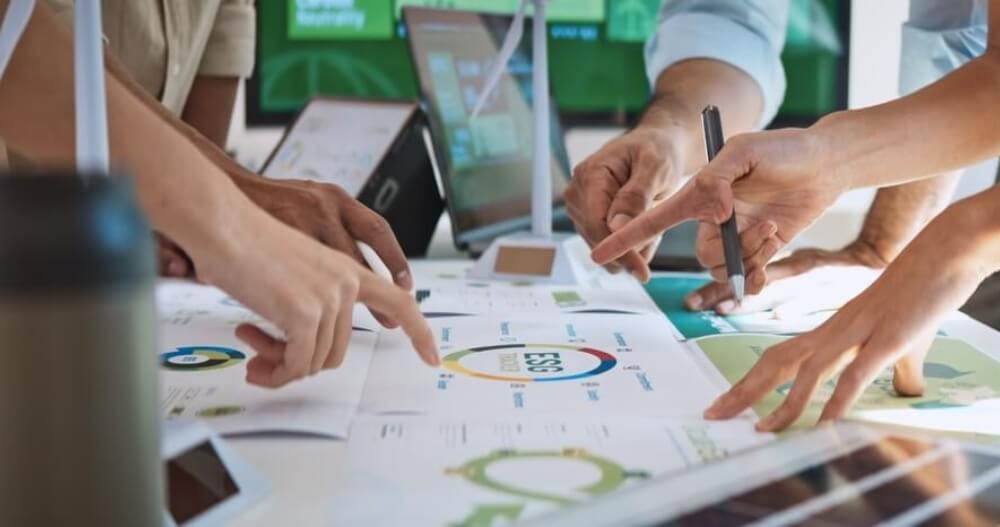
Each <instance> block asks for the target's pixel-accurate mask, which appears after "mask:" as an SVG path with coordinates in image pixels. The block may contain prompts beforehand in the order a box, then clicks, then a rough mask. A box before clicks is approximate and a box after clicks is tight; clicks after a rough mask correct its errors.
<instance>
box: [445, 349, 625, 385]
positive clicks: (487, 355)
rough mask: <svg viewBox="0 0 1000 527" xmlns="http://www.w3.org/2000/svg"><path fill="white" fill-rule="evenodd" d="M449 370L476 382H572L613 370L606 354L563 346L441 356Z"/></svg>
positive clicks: (610, 360) (612, 358)
mask: <svg viewBox="0 0 1000 527" xmlns="http://www.w3.org/2000/svg"><path fill="white" fill-rule="evenodd" d="M442 363H443V364H444V366H445V367H446V368H448V369H449V370H451V371H453V372H456V373H460V374H462V375H467V376H470V377H478V378H480V379H489V380H494V381H505V382H555V381H573V380H580V379H585V378H587V377H594V376H596V375H600V374H602V373H604V372H606V371H608V370H610V369H612V368H614V367H615V364H617V363H618V361H617V359H615V357H614V356H613V355H611V354H610V353H607V352H604V351H600V350H596V349H593V348H584V347H579V346H568V345H565V344H498V345H492V346H478V347H475V348H467V349H464V350H460V351H455V352H452V353H449V354H448V355H445V357H444V358H443V359H442Z"/></svg>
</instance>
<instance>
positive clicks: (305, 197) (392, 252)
mask: <svg viewBox="0 0 1000 527" xmlns="http://www.w3.org/2000/svg"><path fill="white" fill-rule="evenodd" d="M217 60H218V58H216V59H213V61H217ZM105 61H106V63H107V69H108V71H109V72H110V74H111V75H112V76H113V77H114V78H116V79H117V80H118V81H119V82H120V83H121V85H122V87H123V88H125V89H126V90H128V91H129V92H130V93H131V94H132V95H133V96H134V97H135V98H136V99H137V100H139V101H140V102H142V104H143V105H144V106H145V107H146V108H147V109H148V110H149V111H151V112H153V113H154V114H156V115H157V116H159V118H160V119H161V120H163V121H164V122H166V123H169V124H170V126H172V127H173V128H174V129H175V130H176V131H177V132H178V133H180V134H182V135H183V136H184V137H186V138H187V139H188V140H189V141H190V142H191V143H193V144H194V145H195V146H197V147H198V149H199V150H201V151H202V153H203V154H204V155H205V156H206V157H207V158H208V159H209V160H210V161H211V162H212V163H214V164H215V165H216V166H217V167H219V168H220V169H221V170H222V171H224V172H225V173H226V174H228V175H229V177H230V178H231V179H232V180H233V182H234V183H236V185H237V186H238V187H239V189H240V190H242V191H243V192H244V193H245V194H246V195H247V196H248V197H249V198H250V199H251V201H253V202H254V203H256V204H257V205H258V206H260V207H261V208H263V209H264V210H266V211H267V212H268V213H270V214H271V215H272V216H274V217H276V218H278V219H279V220H281V221H282V222H283V223H285V224H287V225H289V226H292V227H295V228H296V229H298V230H300V231H302V232H303V233H305V234H307V235H308V236H310V237H312V238H314V239H316V240H319V241H320V242H322V243H323V244H325V245H328V246H329V247H332V248H334V249H337V250H338V251H341V252H343V253H346V254H348V255H349V256H351V257H352V258H353V259H354V260H355V261H356V262H358V263H359V264H361V265H367V264H366V263H365V259H364V256H363V255H362V254H361V251H360V250H359V249H358V247H357V243H356V242H357V241H361V242H364V243H366V244H368V245H369V246H371V247H372V249H374V251H375V253H376V254H378V256H379V257H380V258H381V259H382V261H383V262H384V263H385V265H386V267H387V268H388V269H389V271H390V273H391V274H392V277H393V281H394V282H395V283H396V285H399V286H400V287H402V288H404V289H407V290H408V289H410V288H412V286H413V279H412V276H411V274H410V270H409V264H408V263H407V261H406V256H405V255H404V254H403V249H402V248H401V247H400V246H399V242H398V241H397V240H396V237H395V235H394V234H393V232H392V229H391V228H390V227H389V224H388V223H387V222H386V221H385V219H384V218H382V217H381V216H379V215H378V214H377V213H375V212H374V211H372V210H371V209H369V208H368V207H365V206H364V205H363V204H361V203H360V202H358V201H357V200H356V199H354V198H353V197H352V196H350V195H349V194H347V192H345V191H344V190H343V189H341V188H339V187H337V186H335V185H330V184H326V183H316V182H310V181H297V180H281V181H279V180H272V179H267V178H264V177H262V176H259V175H257V174H254V173H252V172H250V171H249V170H247V169H246V168H244V167H243V166H242V165H240V164H239V163H237V162H236V161H234V160H233V159H232V158H231V157H229V156H228V155H226V153H225V152H224V151H223V150H222V148H221V145H220V144H218V142H217V141H213V140H210V139H208V138H207V137H206V136H205V135H203V134H201V133H199V131H198V130H197V129H196V128H195V126H201V127H203V128H206V129H216V128H221V127H223V126H225V127H226V128H227V129H228V120H227V119H225V115H223V113H225V114H228V113H229V112H230V111H231V106H232V105H231V104H229V103H228V98H226V100H223V101H215V102H212V101H208V100H202V99H205V96H217V95H219V94H220V93H219V92H222V94H223V95H225V93H228V92H227V91H226V90H227V88H226V86H225V85H223V86H214V87H209V86H208V85H205V84H204V83H203V82H202V81H196V82H195V85H194V87H193V89H192V93H191V96H192V97H195V100H194V101H189V104H188V106H187V107H186V108H185V111H184V115H185V118H188V117H190V118H191V119H192V120H193V125H195V126H192V124H191V123H188V122H185V121H182V120H180V119H178V118H177V117H175V116H174V115H173V114H171V113H170V112H169V111H168V110H167V109H166V108H165V107H163V105H161V104H160V103H159V102H158V101H157V100H156V99H154V98H153V97H152V96H151V95H149V94H148V93H147V92H146V91H145V90H144V89H143V88H142V86H140V85H139V84H138V83H137V82H135V81H134V80H133V79H132V76H131V75H130V74H129V72H128V70H127V69H126V68H125V66H124V65H123V64H122V63H121V61H119V60H118V59H117V57H115V55H114V54H113V53H110V52H106V53H105ZM209 62H210V63H211V62H212V61H209ZM208 71H209V72H212V71H213V70H212V69H211V68H210V69H209V70H208ZM200 82H201V84H200ZM229 88H231V86H230V87H229ZM212 105H217V106H219V107H225V108H226V109H227V111H226V112H221V111H218V110H216V111H214V112H213V113H211V114H210V115H211V116H212V117H207V116H206V115H202V116H200V117H199V116H197V115H196V114H197V113H198V112H196V109H198V108H201V107H205V106H209V107H211V106H212ZM217 133H221V132H218V131H217ZM182 247H183V246H178V245H176V244H174V243H173V241H171V240H165V239H161V240H160V243H159V248H160V253H159V264H160V270H161V272H162V273H163V274H166V275H168V276H174V277H188V276H191V275H193V274H194V273H195V271H196V269H193V268H192V267H191V263H192V262H189V260H188V258H187V256H186V255H185V254H184V249H186V248H182ZM379 319H380V321H382V322H383V323H390V321H389V319H387V318H386V317H383V316H379ZM390 325H391V323H390Z"/></svg>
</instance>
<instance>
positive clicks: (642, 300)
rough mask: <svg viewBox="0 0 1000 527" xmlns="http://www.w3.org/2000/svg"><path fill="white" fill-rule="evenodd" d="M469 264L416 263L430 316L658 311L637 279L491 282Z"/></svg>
mask: <svg viewBox="0 0 1000 527" xmlns="http://www.w3.org/2000/svg"><path fill="white" fill-rule="evenodd" d="M467 267H468V264H467V263H462V264H458V263H447V264H444V265H441V266H439V267H437V268H433V269H431V268H427V267H426V266H419V267H415V269H414V281H415V283H416V287H415V290H414V295H415V297H416V300H417V303H418V304H420V311H421V312H422V313H423V314H424V317H426V318H443V317H468V316H474V315H507V316H509V315H512V314H518V315H521V316H528V315H535V316H559V315H564V314H594V315H639V314H656V313H659V310H658V309H657V307H656V304H654V303H653V301H652V299H650V298H649V295H647V294H646V293H645V291H643V289H642V287H640V286H639V285H638V283H636V282H635V280H633V279H631V278H628V277H625V276H612V275H608V274H606V273H599V274H596V275H595V276H594V277H592V280H591V283H588V284H587V285H586V286H567V287H557V286H545V285H540V284H535V283H532V282H531V281H527V280H526V281H523V282H489V281H483V280H474V279H469V278H467V277H466V272H467Z"/></svg>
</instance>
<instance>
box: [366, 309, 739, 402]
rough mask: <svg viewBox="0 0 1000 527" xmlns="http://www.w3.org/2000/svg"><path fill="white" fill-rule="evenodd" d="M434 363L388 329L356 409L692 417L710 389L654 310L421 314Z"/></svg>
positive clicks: (708, 396)
mask: <svg viewBox="0 0 1000 527" xmlns="http://www.w3.org/2000/svg"><path fill="white" fill-rule="evenodd" d="M429 323H430V325H431V328H432V330H433V331H434V332H435V334H436V335H437V341H438V346H439V349H440V352H441V357H442V367H441V368H439V369H437V370H427V369H423V368H420V367H419V366H418V362H417V359H416V356H415V355H414V353H413V351H412V349H411V347H410V343H409V341H408V340H406V338H405V337H403V336H402V335H401V334H400V333H399V332H398V331H393V332H385V333H383V334H382V336H381V337H380V340H379V353H377V354H375V357H374V359H373V361H374V362H373V364H372V369H371V371H370V373H369V377H368V382H367V384H366V386H365V395H364V398H363V399H362V402H361V410H362V411H363V412H371V413H387V412H393V413H394V412H419V413H427V414H438V415H440V414H444V415H470V414H472V415H475V414H481V413H483V412H495V413H499V414H503V413H507V412H515V413H518V414H539V413H542V414H569V415H579V414H590V415H656V416H666V417H695V418H700V416H701V412H702V410H703V409H704V408H705V407H707V406H708V404H710V403H711V401H712V399H714V397H716V396H717V395H718V394H719V387H718V386H717V385H714V384H713V383H711V382H710V381H709V380H708V378H707V377H706V376H705V373H704V371H703V370H702V369H701V367H700V366H699V365H698V364H697V363H696V362H695V361H694V360H693V359H692V357H691V352H690V350H689V349H688V348H686V347H685V346H683V345H682V344H680V343H678V342H676V341H674V339H672V338H670V336H669V335H670V329H669V327H668V326H667V323H666V321H664V320H663V317H662V316H659V315H613V316H603V317H598V316H592V315H579V314H570V315H557V316H545V317H516V318H504V317H496V316H468V317H448V318H436V319H430V320H429Z"/></svg>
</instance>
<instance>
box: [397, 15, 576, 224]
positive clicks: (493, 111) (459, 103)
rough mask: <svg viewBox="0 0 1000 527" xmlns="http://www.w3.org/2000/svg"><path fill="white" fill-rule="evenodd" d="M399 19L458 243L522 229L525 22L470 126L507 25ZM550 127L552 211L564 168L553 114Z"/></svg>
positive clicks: (526, 145) (527, 129)
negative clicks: (499, 228)
mask: <svg viewBox="0 0 1000 527" xmlns="http://www.w3.org/2000/svg"><path fill="white" fill-rule="evenodd" d="M404 19H405V22H406V30H407V34H408V38H409V42H410V51H411V54H412V56H413V62H414V65H415V68H416V70H417V76H418V79H419V83H420V89H421V92H422V93H423V97H424V100H425V102H426V103H427V110H428V114H429V115H428V118H429V121H430V127H431V134H432V136H433V138H434V144H435V145H434V146H435V154H436V157H437V163H438V167H439V169H440V172H441V176H442V179H443V181H442V182H443V184H444V186H445V189H446V192H447V198H448V208H449V211H450V213H451V216H452V223H453V228H454V229H455V230H456V232H457V233H458V234H459V235H458V237H457V238H458V239H459V240H460V241H461V239H462V238H463V237H465V239H466V240H473V239H477V238H479V237H480V236H482V235H483V233H484V231H493V232H492V233H493V234H499V232H495V229H496V227H497V226H498V225H506V226H507V227H508V229H509V230H510V229H514V228H517V227H518V226H520V225H519V223H522V224H523V225H527V223H528V220H529V215H530V212H531V198H530V192H531V173H532V160H533V147H532V145H533V134H532V106H531V104H532V93H531V59H530V57H531V43H530V35H531V28H530V22H529V21H526V24H525V26H526V27H525V29H524V37H523V38H522V41H521V45H520V46H519V47H518V49H517V50H516V51H515V53H514V55H513V57H512V58H511V60H510V62H509V64H508V67H507V72H506V74H504V75H503V76H501V78H500V81H499V82H498V83H497V86H496V88H495V89H494V90H493V93H492V95H491V96H490V98H489V99H488V101H487V104H486V106H485V107H484V108H483V110H482V111H481V112H480V114H479V115H478V116H477V117H476V118H475V119H472V118H470V113H471V111H472V108H473V107H474V106H475V104H476V100H477V99H478V97H479V94H480V93H481V92H482V88H483V84H484V82H485V79H486V76H487V74H488V71H489V68H490V66H491V64H492V63H493V61H494V60H495V58H496V56H497V54H498V52H499V49H500V46H501V45H502V43H503V39H504V37H505V36H506V34H507V30H508V29H509V27H510V23H511V17H509V16H501V15H486V14H479V13H471V12H461V11H441V10H429V9H415V8H406V9H405V10H404ZM552 122H553V126H552V145H553V149H552V152H553V153H552V159H551V166H552V172H551V173H552V186H553V188H552V194H553V204H554V206H558V205H559V204H560V203H561V202H562V193H563V190H564V189H565V187H566V182H567V180H568V176H569V168H568V162H567V160H566V155H565V150H564V147H563V141H562V136H561V130H560V129H559V127H558V123H557V119H556V118H555V116H554V114H553V117H552ZM477 235H478V236H477Z"/></svg>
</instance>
